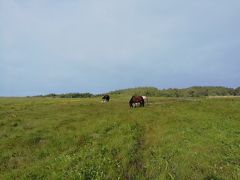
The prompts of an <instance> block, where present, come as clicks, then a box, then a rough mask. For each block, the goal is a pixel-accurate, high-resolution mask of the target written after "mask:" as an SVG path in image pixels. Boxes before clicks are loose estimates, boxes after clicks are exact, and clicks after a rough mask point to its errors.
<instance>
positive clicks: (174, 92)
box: [40, 86, 240, 98]
mask: <svg viewBox="0 0 240 180" xmlns="http://www.w3.org/2000/svg"><path fill="white" fill-rule="evenodd" d="M109 94H112V95H113V94H125V95H129V96H132V95H145V96H156V97H203V96H240V87H238V88H236V89H234V88H227V87H221V86H219V87H218V86H216V87H214V86H194V87H190V88H182V89H177V88H170V89H157V88H155V87H139V88H129V89H123V90H117V91H111V92H109ZM102 95H103V94H98V95H94V94H91V93H66V94H53V93H52V94H47V95H40V97H58V98H89V97H97V96H102Z"/></svg>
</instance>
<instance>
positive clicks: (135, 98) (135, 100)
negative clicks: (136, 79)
mask: <svg viewBox="0 0 240 180" xmlns="http://www.w3.org/2000/svg"><path fill="white" fill-rule="evenodd" d="M138 103H139V104H140V107H141V106H142V107H144V99H143V97H142V96H132V98H131V99H130V101H129V106H130V107H131V108H133V105H134V107H136V104H138Z"/></svg>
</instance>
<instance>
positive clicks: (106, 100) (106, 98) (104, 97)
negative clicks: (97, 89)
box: [102, 94, 110, 102]
mask: <svg viewBox="0 0 240 180" xmlns="http://www.w3.org/2000/svg"><path fill="white" fill-rule="evenodd" d="M109 100H110V96H109V95H107V94H106V95H104V96H103V97H102V101H103V102H108V101H109Z"/></svg>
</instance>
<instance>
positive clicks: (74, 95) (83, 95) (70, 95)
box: [40, 93, 94, 98]
mask: <svg viewBox="0 0 240 180" xmlns="http://www.w3.org/2000/svg"><path fill="white" fill-rule="evenodd" d="M40 96H41V97H58V98H89V97H93V96H94V95H93V94H91V93H66V94H54V93H51V94H47V95H40Z"/></svg>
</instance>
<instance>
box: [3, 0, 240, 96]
mask: <svg viewBox="0 0 240 180" xmlns="http://www.w3.org/2000/svg"><path fill="white" fill-rule="evenodd" d="M239 9H240V1H239V0H201V1H194V0H181V1H179V0H169V1H163V0H0V96H24V95H36V94H47V93H66V92H91V93H101V92H106V91H110V90H116V89H121V88H129V87H137V86H155V87H158V88H171V87H178V88H181V87H188V86H194V85H201V86H204V85H212V86H216V85H220V86H228V87H237V86H240V58H239V57H240V23H239V19H240V11H239Z"/></svg>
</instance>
